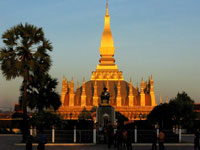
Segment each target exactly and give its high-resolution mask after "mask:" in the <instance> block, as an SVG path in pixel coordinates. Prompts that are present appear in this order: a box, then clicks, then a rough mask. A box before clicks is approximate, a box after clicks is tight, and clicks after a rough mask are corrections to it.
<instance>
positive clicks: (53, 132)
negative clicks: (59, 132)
mask: <svg viewBox="0 0 200 150" xmlns="http://www.w3.org/2000/svg"><path fill="white" fill-rule="evenodd" d="M51 134H52V136H51V141H52V143H55V128H54V126H52V133H51Z"/></svg>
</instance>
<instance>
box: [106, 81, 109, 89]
mask: <svg viewBox="0 0 200 150" xmlns="http://www.w3.org/2000/svg"><path fill="white" fill-rule="evenodd" d="M106 88H107V90H108V91H109V82H108V79H107V82H106Z"/></svg>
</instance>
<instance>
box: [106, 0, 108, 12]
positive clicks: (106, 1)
mask: <svg viewBox="0 0 200 150" xmlns="http://www.w3.org/2000/svg"><path fill="white" fill-rule="evenodd" d="M108 15H109V14H108V0H106V16H108Z"/></svg>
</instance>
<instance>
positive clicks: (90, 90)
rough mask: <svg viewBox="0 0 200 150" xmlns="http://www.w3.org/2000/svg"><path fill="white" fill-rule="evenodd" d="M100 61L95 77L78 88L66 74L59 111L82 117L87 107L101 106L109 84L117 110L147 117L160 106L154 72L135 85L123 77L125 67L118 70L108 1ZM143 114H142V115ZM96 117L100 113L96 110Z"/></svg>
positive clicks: (94, 73)
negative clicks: (155, 87)
mask: <svg viewBox="0 0 200 150" xmlns="http://www.w3.org/2000/svg"><path fill="white" fill-rule="evenodd" d="M99 49H100V56H101V58H100V59H99V64H98V65H97V67H96V70H95V71H93V72H92V76H91V80H90V81H87V82H85V79H83V82H82V86H81V87H79V84H77V89H76V90H74V81H73V78H72V80H71V81H70V82H69V81H67V79H66V78H65V77H63V82H62V93H61V102H62V106H61V107H60V108H59V110H58V111H59V113H60V114H62V115H63V117H64V118H65V119H78V116H79V114H80V112H81V111H82V110H83V108H86V109H87V110H89V111H90V110H91V109H92V107H94V106H96V107H97V106H99V104H100V95H101V92H102V91H103V88H104V87H106V88H107V89H108V91H109V93H110V105H111V106H113V107H114V108H115V111H118V112H120V113H121V114H122V115H124V116H126V117H127V118H128V119H129V120H130V121H134V120H139V119H145V118H146V116H147V115H148V113H149V112H150V111H151V110H152V109H153V108H154V107H155V106H156V99H155V93H154V81H153V77H152V75H151V76H150V77H149V79H148V81H143V79H142V80H141V84H140V89H139V85H138V84H137V87H136V88H135V87H134V86H133V85H132V80H130V82H126V81H124V79H123V74H122V71H119V70H118V67H117V65H116V64H115V59H114V54H115V47H114V41H113V37H112V32H111V28H110V16H109V12H108V3H106V15H105V26H104V31H103V35H102V39H101V46H100V48H99ZM141 116H142V118H141ZM93 118H94V119H95V120H96V114H95V113H94V114H93Z"/></svg>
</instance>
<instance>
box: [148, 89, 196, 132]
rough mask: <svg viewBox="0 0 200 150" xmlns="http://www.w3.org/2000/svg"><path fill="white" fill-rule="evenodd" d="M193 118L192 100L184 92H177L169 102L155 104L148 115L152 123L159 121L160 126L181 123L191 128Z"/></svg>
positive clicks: (194, 115)
mask: <svg viewBox="0 0 200 150" xmlns="http://www.w3.org/2000/svg"><path fill="white" fill-rule="evenodd" d="M195 118H196V114H195V112H194V101H193V100H192V99H191V98H190V97H189V96H188V95H187V93H185V92H182V93H178V94H177V96H176V97H175V98H174V99H171V100H170V103H169V104H166V103H165V104H160V105H158V106H156V107H155V108H154V109H153V110H152V111H151V112H150V113H149V115H148V119H149V120H151V121H153V122H154V123H156V122H159V124H160V125H161V126H164V127H169V126H170V125H172V124H181V125H182V126H183V127H184V128H188V129H191V128H192V126H193V120H194V119H195Z"/></svg>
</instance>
